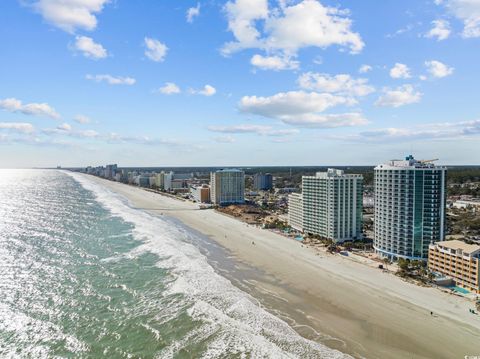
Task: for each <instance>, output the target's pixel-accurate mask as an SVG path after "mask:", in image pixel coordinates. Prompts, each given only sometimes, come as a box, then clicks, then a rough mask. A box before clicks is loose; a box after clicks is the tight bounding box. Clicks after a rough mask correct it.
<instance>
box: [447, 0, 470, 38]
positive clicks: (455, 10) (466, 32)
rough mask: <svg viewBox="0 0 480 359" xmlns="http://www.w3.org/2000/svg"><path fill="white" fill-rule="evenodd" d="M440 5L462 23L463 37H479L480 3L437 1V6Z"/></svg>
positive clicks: (460, 0) (468, 0)
mask: <svg viewBox="0 0 480 359" xmlns="http://www.w3.org/2000/svg"><path fill="white" fill-rule="evenodd" d="M440 4H443V5H444V6H445V7H446V8H447V9H448V11H449V12H450V13H451V14H453V15H454V16H455V17H456V18H457V19H459V20H460V21H462V22H463V26H464V27H463V33H462V36H463V37H465V38H471V37H480V1H478V0H445V1H439V2H438V4H437V5H440Z"/></svg>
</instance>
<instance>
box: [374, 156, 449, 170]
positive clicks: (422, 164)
mask: <svg viewBox="0 0 480 359" xmlns="http://www.w3.org/2000/svg"><path fill="white" fill-rule="evenodd" d="M435 161H437V159H432V160H416V159H415V158H414V157H413V156H412V155H408V156H406V157H405V159H403V160H390V161H387V162H385V163H383V164H381V165H378V166H377V167H375V169H389V168H394V169H395V168H445V167H442V166H435V164H434V162H435Z"/></svg>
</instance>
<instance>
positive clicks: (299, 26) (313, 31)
mask: <svg viewBox="0 0 480 359" xmlns="http://www.w3.org/2000/svg"><path fill="white" fill-rule="evenodd" d="M225 12H226V14H227V18H228V29H229V30H230V31H231V32H232V34H233V36H234V38H235V41H232V42H229V43H226V44H225V45H224V47H223V49H222V53H223V54H224V55H229V54H232V53H234V52H236V51H240V50H243V49H248V48H257V49H261V50H265V51H266V52H267V53H268V54H269V57H271V56H272V54H275V53H279V54H281V56H282V57H283V56H295V55H296V53H297V51H298V50H300V49H302V48H306V47H319V48H327V47H329V46H332V45H338V46H341V47H347V48H349V49H350V52H351V53H358V52H360V51H361V50H362V49H363V47H364V43H363V41H362V39H361V37H360V35H359V34H358V33H356V32H353V31H352V30H351V26H352V21H351V19H350V18H349V17H348V11H345V10H342V9H339V8H337V7H327V6H324V5H322V3H321V2H320V1H317V0H303V1H300V2H297V3H293V4H291V5H290V3H289V2H286V1H279V6H278V7H272V8H269V3H268V1H267V0H235V1H229V2H227V4H226V5H225Z"/></svg>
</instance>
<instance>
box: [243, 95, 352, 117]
mask: <svg viewBox="0 0 480 359" xmlns="http://www.w3.org/2000/svg"><path fill="white" fill-rule="evenodd" d="M345 104H353V103H352V100H351V99H347V98H345V97H343V96H335V95H332V94H329V93H317V92H304V91H290V92H280V93H277V94H275V95H273V96H269V97H257V96H244V97H242V99H241V101H240V110H241V111H243V112H247V113H252V114H256V115H260V116H264V117H271V118H285V117H286V116H296V115H301V114H305V113H314V112H323V111H325V110H326V109H328V108H330V107H333V106H337V105H345Z"/></svg>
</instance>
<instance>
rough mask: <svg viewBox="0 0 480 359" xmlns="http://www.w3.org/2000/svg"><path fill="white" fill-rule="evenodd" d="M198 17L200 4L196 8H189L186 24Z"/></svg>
mask: <svg viewBox="0 0 480 359" xmlns="http://www.w3.org/2000/svg"><path fill="white" fill-rule="evenodd" d="M199 15H200V3H197V6H195V7H191V8H189V9H188V10H187V22H189V23H192V22H193V18H194V17H196V16H199Z"/></svg>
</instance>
